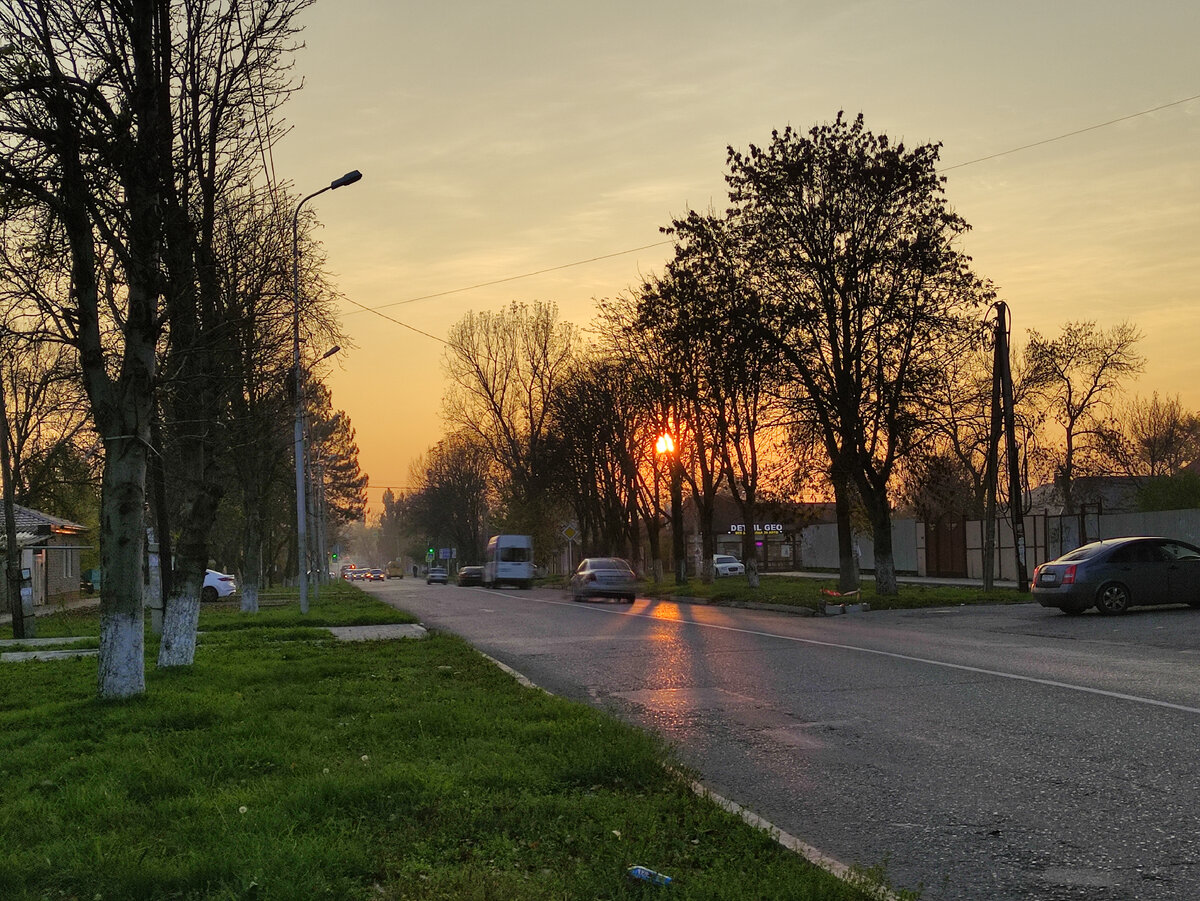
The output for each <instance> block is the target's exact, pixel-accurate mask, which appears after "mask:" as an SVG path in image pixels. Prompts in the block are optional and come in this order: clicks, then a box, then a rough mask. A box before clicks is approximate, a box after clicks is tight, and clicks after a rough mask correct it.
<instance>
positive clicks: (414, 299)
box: [360, 241, 671, 313]
mask: <svg viewBox="0 0 1200 901" xmlns="http://www.w3.org/2000/svg"><path fill="white" fill-rule="evenodd" d="M670 243H671V242H670V241H657V242H655V243H654V244H643V245H642V246H641V247H631V248H630V249H629V250H618V251H617V252H616V253H606V254H602V255H601V256H598V257H591V258H589V259H586V260H576V261H575V262H574V263H563V264H562V265H561V266H550V267H549V268H546V269H537V270H534V271H533V272H524V273H522V274H521V275H509V276H506V277H505V278H497V279H494V280H492V281H490V282H480V283H479V284H477V285H467V286H466V287H465V288H451V289H450V290H449V291H439V292H438V293H436V294H422V295H421V296H420V297H410V298H409V299H408V300H395V301H392V302H391V303H385V304H380V305H379V306H377V307H363V309H364V310H366V311H368V312H372V313H373V312H375V311H376V310H386V309H387V308H388V307H399V306H403V305H405V304H410V303H416V302H417V301H419V300H433V299H434V298H437V297H446V296H448V295H450V294H461V293H462V292H464V291H474V290H475V289H476V288H489V287H491V286H492V285H503V284H504V283H505V282H515V281H519V280H520V279H523V278H532V277H533V276H535V275H545V274H546V273H547V272H558V271H559V270H561V269H571V268H572V267H575V266H586V265H587V264H588V263H596V262H599V261H600V260H611V259H612V258H613V257H620V256H625V255H626V254H629V253H637V252H638V251H639V250H649V249H651V248H652V247H663V246H664V245H666V244H670ZM360 306H361V304H360Z"/></svg>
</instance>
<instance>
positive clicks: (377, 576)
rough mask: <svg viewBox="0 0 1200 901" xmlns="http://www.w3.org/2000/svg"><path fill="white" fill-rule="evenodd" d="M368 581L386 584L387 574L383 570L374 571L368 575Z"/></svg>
mask: <svg viewBox="0 0 1200 901" xmlns="http://www.w3.org/2000/svg"><path fill="white" fill-rule="evenodd" d="M367 579H369V580H370V581H372V582H386V581H387V573H385V572H384V571H383V570H382V569H373V570H371V571H370V572H369V573H367Z"/></svg>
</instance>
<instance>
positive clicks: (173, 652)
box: [158, 591, 200, 667]
mask: <svg viewBox="0 0 1200 901" xmlns="http://www.w3.org/2000/svg"><path fill="white" fill-rule="evenodd" d="M199 622H200V597H199V593H198V592H196V591H186V592H185V593H184V594H183V595H181V596H179V597H173V598H171V600H170V602H169V603H168V604H167V611H166V614H165V615H164V616H163V631H162V642H161V643H160V644H159V646H158V665H159V666H162V667H166V666H191V665H192V663H193V662H194V661H195V659H196V627H197V625H198V624H199Z"/></svg>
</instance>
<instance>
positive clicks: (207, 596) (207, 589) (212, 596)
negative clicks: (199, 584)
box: [200, 585, 217, 604]
mask: <svg viewBox="0 0 1200 901" xmlns="http://www.w3.org/2000/svg"><path fill="white" fill-rule="evenodd" d="M216 599H217V589H215V588H213V587H212V586H211V585H205V586H204V587H203V588H201V589H200V600H202V601H207V602H208V603H210V604H211V603H212V602H213V601H215V600H216Z"/></svg>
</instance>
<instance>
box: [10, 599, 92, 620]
mask: <svg viewBox="0 0 1200 901" xmlns="http://www.w3.org/2000/svg"><path fill="white" fill-rule="evenodd" d="M99 606H100V595H98V594H97V595H93V596H91V597H86V598H78V599H77V600H74V601H63V602H61V603H55V604H39V605H38V606H36V607H34V608H33V615H34V616H52V615H53V614H55V613H59V612H61V611H63V610H88V609H90V608H92V607H99ZM11 622H12V614H11V613H0V625H5V624H8V623H11Z"/></svg>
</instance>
